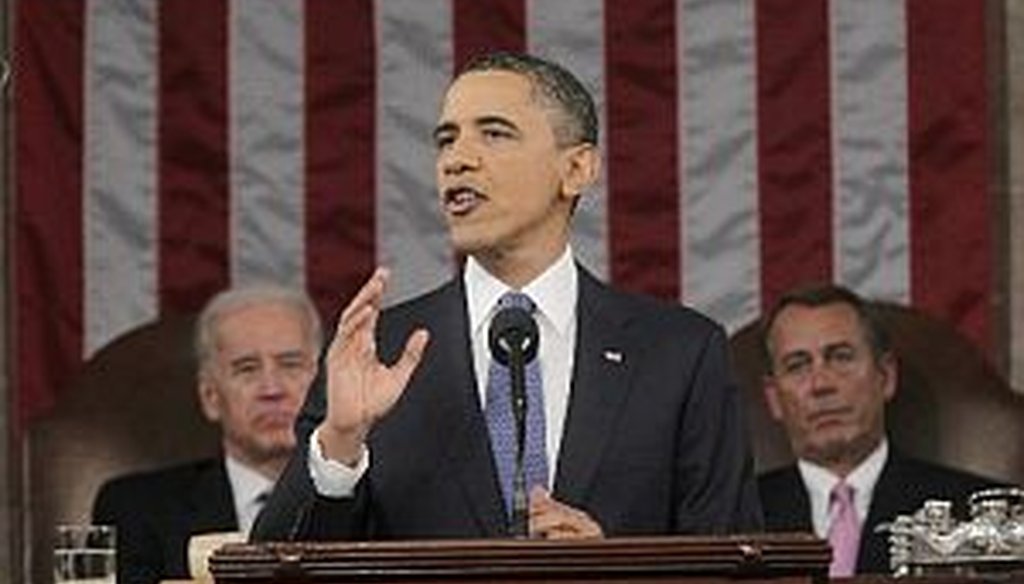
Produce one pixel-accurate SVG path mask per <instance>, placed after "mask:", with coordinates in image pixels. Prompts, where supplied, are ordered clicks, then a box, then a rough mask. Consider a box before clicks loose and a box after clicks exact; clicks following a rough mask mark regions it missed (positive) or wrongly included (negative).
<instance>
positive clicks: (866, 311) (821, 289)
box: [760, 284, 892, 373]
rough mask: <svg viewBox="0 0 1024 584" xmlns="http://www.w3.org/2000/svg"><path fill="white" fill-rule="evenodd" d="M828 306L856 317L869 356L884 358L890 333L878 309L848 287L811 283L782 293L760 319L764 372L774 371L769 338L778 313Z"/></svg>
mask: <svg viewBox="0 0 1024 584" xmlns="http://www.w3.org/2000/svg"><path fill="white" fill-rule="evenodd" d="M831 304H845V305H847V306H849V307H850V308H852V309H853V311H854V312H855V313H856V314H857V320H858V321H860V326H861V328H862V329H863V330H864V333H865V334H866V335H867V341H868V346H869V347H871V354H872V355H873V356H874V358H875V361H879V360H880V359H881V358H882V356H883V355H886V354H888V353H890V352H891V351H892V344H891V340H890V338H889V331H888V330H887V329H886V328H885V325H884V324H883V323H882V320H881V318H880V317H879V314H878V310H877V309H876V308H875V307H874V305H873V304H872V303H870V302H868V301H867V300H865V299H863V298H861V297H860V296H858V295H857V294H856V293H855V292H853V291H852V290H850V289H849V288H846V287H844V286H840V285H838V284H813V285H809V286H805V287H802V288H797V289H794V290H791V291H790V292H787V293H786V294H783V295H782V297H781V298H779V300H778V301H777V302H776V303H775V304H774V306H772V308H771V310H769V311H768V315H767V316H766V317H765V318H764V319H763V321H762V324H761V335H760V337H761V358H762V361H763V364H764V370H765V371H766V372H768V373H771V372H772V368H773V364H772V354H771V348H770V347H769V346H768V335H769V334H771V330H772V326H774V325H775V321H776V320H777V319H778V317H779V313H781V312H782V311H783V310H784V309H785V308H787V307H790V306H804V307H808V308H818V307H821V306H828V305H831Z"/></svg>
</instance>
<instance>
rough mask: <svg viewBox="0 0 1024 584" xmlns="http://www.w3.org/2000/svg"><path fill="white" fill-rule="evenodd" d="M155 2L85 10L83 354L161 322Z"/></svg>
mask: <svg viewBox="0 0 1024 584" xmlns="http://www.w3.org/2000/svg"><path fill="white" fill-rule="evenodd" d="M156 12H157V11H156V3H155V0H115V1H111V0H93V1H91V2H89V3H88V5H87V6H86V34H85V39H86V40H85V43H86V46H85V59H84V60H85V64H84V69H85V81H84V85H85V96H84V100H85V105H84V110H85V111H84V114H83V115H84V125H85V128H84V138H83V139H84V144H83V152H84V154H83V157H84V160H83V185H82V189H83V193H67V196H69V197H72V196H74V197H77V196H80V195H81V196H82V197H83V201H82V207H83V209H82V210H83V214H84V217H83V222H84V225H83V232H84V233H83V237H84V240H85V241H84V242H83V246H84V250H83V254H84V270H85V274H84V276H83V282H84V291H83V293H84V295H85V297H84V298H83V310H84V316H83V318H84V320H85V322H84V325H83V326H84V331H83V343H82V347H83V352H84V355H83V357H86V358H87V357H89V356H90V355H92V354H93V353H94V352H95V351H97V350H98V349H99V348H100V347H102V346H103V345H105V344H106V343H108V342H109V341H111V340H112V339H114V338H115V337H116V336H118V335H119V334H121V333H123V332H125V331H127V330H128V329H131V328H133V327H135V326H137V325H139V324H142V323H144V322H147V321H149V320H151V319H153V318H155V317H156V315H157V310H158V308H157V300H156V280H157V276H156V274H157V258H156V253H157V252H156V247H157V246H156V233H157V229H156V103H157V102H156V88H157V80H156V76H157V66H156V44H157V40H156V28H155V27H156V22H157V18H156Z"/></svg>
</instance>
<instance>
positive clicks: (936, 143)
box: [907, 0, 994, 350]
mask: <svg viewBox="0 0 1024 584" xmlns="http://www.w3.org/2000/svg"><path fill="white" fill-rule="evenodd" d="M985 5H986V3H985V2H983V1H981V0H977V1H970V2H964V1H963V0H911V1H910V2H908V4H907V31H908V32H907V37H908V61H909V63H908V70H909V71H910V79H909V103H910V106H909V107H910V111H909V116H908V117H909V125H910V136H909V140H908V142H909V158H910V190H911V199H910V200H911V203H910V217H911V219H910V229H911V238H910V240H911V250H912V251H911V296H912V299H913V304H914V305H916V306H918V307H920V308H922V309H924V310H926V311H928V312H930V313H932V314H936V315H943V316H945V317H947V318H950V319H951V320H952V321H953V322H954V323H956V324H957V326H958V327H959V328H960V330H961V331H963V332H964V333H966V334H967V335H968V336H969V337H970V338H971V339H972V340H973V341H975V342H976V343H978V344H979V345H980V346H981V347H983V348H985V349H989V350H991V349H992V347H993V343H994V339H993V338H992V325H991V309H992V305H991V300H992V298H993V296H994V293H993V292H994V291H993V288H994V283H993V277H994V276H993V273H992V270H993V262H994V258H993V256H992V248H993V245H994V242H993V240H992V224H991V213H992V208H991V200H990V197H991V192H990V190H989V184H988V170H989V169H988V167H987V163H986V161H987V159H988V157H989V156H990V153H989V148H988V144H989V143H988V135H987V131H988V117H987V116H988V102H987V95H986V91H987V85H986V83H987V74H986V71H987V65H986V57H985V46H986V45H985Z"/></svg>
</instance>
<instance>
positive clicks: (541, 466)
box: [484, 292, 548, 517]
mask: <svg viewBox="0 0 1024 584" xmlns="http://www.w3.org/2000/svg"><path fill="white" fill-rule="evenodd" d="M509 307H518V308H522V309H524V310H526V311H527V312H529V313H530V314H533V312H534V310H535V309H536V306H535V305H534V304H533V301H532V300H530V297H529V296H527V295H525V294H522V293H519V292H508V293H506V294H505V295H504V296H502V297H501V299H500V300H498V309H499V310H501V309H502V308H509ZM525 373H526V374H525V385H526V440H525V446H526V447H525V449H524V450H525V452H524V453H523V474H524V475H525V479H526V481H525V482H526V492H527V493H529V492H530V489H532V488H533V487H534V486H535V485H541V486H542V487H544V488H547V484H548V456H547V447H546V439H545V427H544V393H543V391H542V388H541V374H540V355H537V357H536V358H535V359H534V360H533V361H531V362H530V363H528V364H527V365H526V372H525ZM484 414H485V415H486V417H487V431H488V433H489V435H490V438H491V451H492V452H493V453H494V466H495V467H496V468H497V469H498V480H499V482H500V484H501V494H502V498H503V499H504V501H505V511H506V512H507V513H508V515H509V517H511V516H512V510H513V505H512V496H513V494H514V491H515V488H514V485H515V469H516V455H517V454H518V449H519V447H518V444H517V442H516V421H515V415H514V414H513V411H512V377H511V374H510V372H509V368H508V367H506V366H504V365H502V364H500V363H498V361H497V360H495V359H491V367H490V370H489V372H488V375H487V405H486V407H485V408H484Z"/></svg>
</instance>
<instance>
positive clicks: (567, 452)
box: [555, 269, 638, 504]
mask: <svg viewBox="0 0 1024 584" xmlns="http://www.w3.org/2000/svg"><path fill="white" fill-rule="evenodd" d="M576 311H577V322H578V326H577V331H576V355H575V360H574V366H573V375H572V381H571V384H570V385H571V389H570V396H569V408H568V411H567V412H566V420H565V430H564V432H563V439H562V443H561V447H560V452H559V454H558V468H557V471H556V475H555V494H556V496H557V497H558V498H560V499H561V500H563V501H565V502H567V503H570V504H581V503H583V502H584V499H585V497H586V493H587V489H588V487H589V486H590V484H591V482H592V481H593V479H594V475H595V473H596V472H597V468H598V465H599V463H600V461H601V456H602V454H603V452H604V450H605V447H606V445H607V443H608V440H610V439H611V437H612V434H613V429H614V426H615V421H616V419H617V417H618V415H619V414H620V412H621V411H622V407H621V406H622V403H623V402H624V400H625V399H626V396H627V395H628V394H629V389H630V384H629V378H630V367H631V362H630V356H631V355H636V354H637V350H638V348H637V347H634V346H632V345H631V344H630V343H629V339H628V337H627V335H626V333H625V321H626V320H627V319H628V313H627V311H626V309H625V307H622V306H617V305H616V303H615V299H614V297H613V295H612V294H611V293H610V292H609V291H608V290H607V289H605V288H604V287H603V285H602V284H600V283H599V282H598V281H597V280H595V279H594V277H593V276H591V275H590V274H588V273H587V272H586V271H585V270H582V269H580V287H579V301H578V303H577V308H576Z"/></svg>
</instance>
